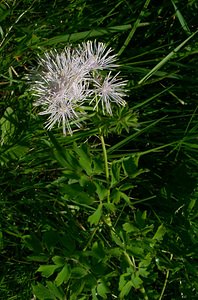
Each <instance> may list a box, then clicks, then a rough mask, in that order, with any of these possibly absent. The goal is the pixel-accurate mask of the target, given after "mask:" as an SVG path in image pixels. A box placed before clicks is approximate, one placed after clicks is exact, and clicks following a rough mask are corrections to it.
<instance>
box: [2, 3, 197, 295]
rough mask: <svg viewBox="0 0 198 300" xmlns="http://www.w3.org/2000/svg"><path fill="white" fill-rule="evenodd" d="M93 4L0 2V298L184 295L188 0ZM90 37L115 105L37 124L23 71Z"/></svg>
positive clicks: (191, 62) (192, 167) (190, 165)
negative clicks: (123, 91) (114, 60)
mask: <svg viewBox="0 0 198 300" xmlns="http://www.w3.org/2000/svg"><path fill="white" fill-rule="evenodd" d="M95 2H96V3H95ZM95 2H94V3H93V1H83V0H75V1H74V0H71V1H63V0H53V1H47V0H43V1H40V0H35V1H29V0H19V1H13V0H12V1H10V0H7V1H1V2H0V23H1V24H0V60H1V66H0V76H1V80H0V86H1V89H0V93H1V100H0V144H1V148H0V165H1V169H0V210H1V215H0V250H1V254H0V256H1V267H0V270H1V272H0V274H1V275H0V290H1V292H0V299H2V300H5V299H6V300H7V299H8V300H11V299H19V300H27V299H29V300H30V299H32V298H33V297H36V298H34V299H39V300H52V299H54V300H56V299H57V300H64V299H70V300H76V299H79V300H89V299H93V300H101V299H137V300H140V299H144V300H147V299H159V300H161V299H167V300H168V299H172V300H174V299H175V300H177V299H192V300H193V299H197V298H198V284H197V282H198V269H197V259H198V251H197V249H198V243H197V241H198V222H197V217H198V215H197V208H198V207H197V198H198V192H197V164H198V154H197V153H198V152H197V149H198V144H197V130H198V125H197V124H198V122H197V121H198V119H197V116H198V111H197V95H198V93H197V86H198V81H197V78H198V71H197V70H198V60H197V52H198V40H197V37H198V32H197V31H196V30H197V28H196V24H197V9H198V4H197V1H194V0H188V1H179V0H170V1H165V0H164V1H148V0H147V1H146V0H134V1H123V0H120V1H118V0H116V1H115V0H114V1H113V0H102V1H95ZM95 38H97V39H98V40H100V41H103V42H106V43H108V45H109V46H111V47H112V48H114V49H115V52H117V53H119V60H120V71H121V74H122V77H123V78H124V79H125V78H126V79H128V80H129V84H128V87H127V89H128V97H127V98H126V101H127V103H128V104H127V106H126V107H125V108H118V109H115V110H114V111H113V116H112V117H107V116H102V115H100V114H93V113H92V114H90V118H89V120H87V125H86V124H85V125H84V126H83V128H81V130H77V131H76V132H74V134H73V136H66V137H64V136H62V131H61V129H60V128H54V129H53V130H52V131H50V132H47V131H46V130H45V129H44V126H43V123H44V121H45V117H40V116H38V110H37V109H35V108H33V106H32V102H33V96H32V95H31V93H30V92H29V91H28V84H27V82H26V79H25V75H26V74H27V73H28V72H29V71H30V69H31V68H33V67H37V55H38V54H42V53H43V52H44V51H46V50H49V49H52V48H57V49H58V50H60V49H63V48H64V47H65V46H66V45H68V44H70V43H72V44H73V45H76V44H78V43H79V42H81V41H85V40H88V39H95ZM101 135H103V137H104V141H105V147H106V149H105V151H106V152H105V151H104V144H102V145H101V143H102V138H101ZM102 146H103V147H102ZM105 153H106V154H107V160H108V162H107V166H108V170H107V168H105V162H106V161H105V155H104V154H105ZM33 295H35V296H33Z"/></svg>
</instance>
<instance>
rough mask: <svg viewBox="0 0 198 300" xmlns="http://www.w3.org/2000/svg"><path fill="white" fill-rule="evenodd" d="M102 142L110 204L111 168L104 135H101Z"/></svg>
mask: <svg viewBox="0 0 198 300" xmlns="http://www.w3.org/2000/svg"><path fill="white" fill-rule="evenodd" d="M100 140H101V143H102V151H103V155H104V163H105V174H106V181H107V186H108V194H107V202H108V203H109V202H110V190H109V167H108V159H107V150H106V146H105V141H104V137H103V135H102V134H101V135H100Z"/></svg>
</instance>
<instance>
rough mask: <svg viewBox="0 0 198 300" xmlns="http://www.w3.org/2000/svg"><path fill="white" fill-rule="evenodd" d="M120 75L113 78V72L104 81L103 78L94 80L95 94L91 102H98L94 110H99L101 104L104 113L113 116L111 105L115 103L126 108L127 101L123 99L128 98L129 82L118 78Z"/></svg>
mask: <svg viewBox="0 0 198 300" xmlns="http://www.w3.org/2000/svg"><path fill="white" fill-rule="evenodd" d="M118 75H119V73H117V74H116V75H114V76H111V72H109V74H108V75H107V76H106V77H105V78H104V79H103V78H102V77H98V78H95V79H94V80H93V94H95V96H94V98H93V99H92V100H91V101H90V103H92V102H93V101H95V102H96V104H95V106H94V110H98V106H99V103H101V105H102V112H103V114H104V115H105V114H106V112H107V113H108V114H110V115H112V108H111V104H112V103H115V104H117V105H119V106H125V105H126V101H125V100H124V99H123V97H125V96H126V93H125V90H126V85H127V80H122V79H121V78H119V77H118Z"/></svg>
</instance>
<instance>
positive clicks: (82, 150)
mask: <svg viewBox="0 0 198 300" xmlns="http://www.w3.org/2000/svg"><path fill="white" fill-rule="evenodd" d="M74 150H75V152H76V153H77V154H78V156H79V164H80V166H81V167H82V168H83V170H85V172H86V173H87V175H88V176H91V174H92V160H91V158H90V153H89V152H88V147H87V145H86V144H81V145H80V146H77V144H76V143H75V144H74Z"/></svg>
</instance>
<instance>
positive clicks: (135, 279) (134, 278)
mask: <svg viewBox="0 0 198 300" xmlns="http://www.w3.org/2000/svg"><path fill="white" fill-rule="evenodd" d="M142 282H143V281H142V279H141V278H140V277H139V276H138V275H137V274H132V276H131V283H132V285H133V287H134V288H135V289H139V288H140V287H141V285H142Z"/></svg>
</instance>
